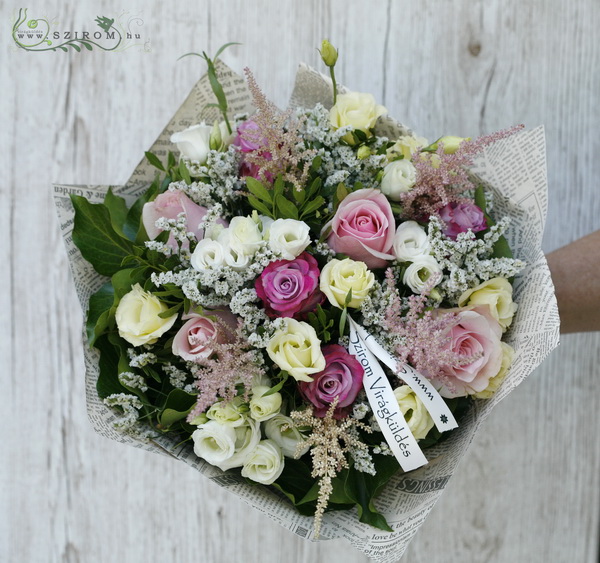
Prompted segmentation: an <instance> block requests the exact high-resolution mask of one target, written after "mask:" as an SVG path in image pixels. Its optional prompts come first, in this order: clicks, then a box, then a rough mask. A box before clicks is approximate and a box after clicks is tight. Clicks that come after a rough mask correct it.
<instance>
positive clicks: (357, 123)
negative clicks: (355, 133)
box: [329, 92, 387, 143]
mask: <svg viewBox="0 0 600 563" xmlns="http://www.w3.org/2000/svg"><path fill="white" fill-rule="evenodd" d="M385 113H387V109H386V108H385V107H384V106H381V105H379V104H377V103H376V102H375V98H374V97H373V95H372V94H363V93H361V92H348V93H347V94H339V95H338V96H337V100H336V103H335V105H334V106H333V107H332V108H331V109H330V110H329V122H330V123H331V125H333V127H334V128H335V129H339V128H340V127H346V126H348V125H351V126H352V127H354V129H355V130H356V129H358V130H360V131H363V132H364V133H366V134H367V135H371V132H370V131H369V129H372V128H373V127H375V123H376V122H377V118H378V117H380V116H381V115H384V114H385ZM344 140H345V141H347V142H348V143H353V142H354V140H353V137H352V135H351V134H348V135H345V136H344Z"/></svg>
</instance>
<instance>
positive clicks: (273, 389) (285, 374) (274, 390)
mask: <svg viewBox="0 0 600 563" xmlns="http://www.w3.org/2000/svg"><path fill="white" fill-rule="evenodd" d="M289 376H290V374H289V373H288V372H287V371H283V370H282V371H281V377H282V380H281V381H280V382H279V383H278V384H277V385H274V386H273V387H271V389H269V390H268V391H267V392H266V393H265V394H264V395H262V396H263V397H268V396H269V395H273V394H274V393H278V392H279V391H280V390H281V388H282V387H283V384H284V383H285V382H286V381H287V379H288V377H289Z"/></svg>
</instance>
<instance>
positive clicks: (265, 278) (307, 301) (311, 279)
mask: <svg viewBox="0 0 600 563" xmlns="http://www.w3.org/2000/svg"><path fill="white" fill-rule="evenodd" d="M254 285H255V288H256V293H257V294H258V296H259V297H260V299H261V301H262V302H263V305H264V307H265V312H266V313H267V315H269V317H271V318H275V317H293V318H296V319H297V318H301V317H302V316H303V315H306V313H309V312H310V311H314V310H315V309H316V307H317V305H318V304H319V303H323V301H324V300H325V295H324V294H323V293H321V290H320V289H319V265H318V264H317V261H316V260H315V259H314V258H313V256H311V255H310V254H309V253H308V252H303V253H302V254H300V255H299V256H298V257H297V258H295V259H294V260H277V261H276V262H271V263H270V264H269V265H268V266H267V267H266V268H265V269H264V270H263V272H262V274H261V275H260V277H259V278H257V280H256V282H255V284H254Z"/></svg>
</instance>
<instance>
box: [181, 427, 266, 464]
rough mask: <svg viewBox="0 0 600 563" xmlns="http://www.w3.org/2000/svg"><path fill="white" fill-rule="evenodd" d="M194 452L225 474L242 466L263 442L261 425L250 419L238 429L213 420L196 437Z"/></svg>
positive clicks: (194, 434) (193, 436) (197, 432)
mask: <svg viewBox="0 0 600 563" xmlns="http://www.w3.org/2000/svg"><path fill="white" fill-rule="evenodd" d="M192 440H193V441H194V453H195V454H196V455H197V456H198V457H201V458H202V459H204V460H206V461H208V463H210V464H211V465H215V466H217V467H218V468H219V469H222V470H223V471H227V470H228V469H232V468H233V467H242V465H244V462H245V461H246V459H247V457H248V456H249V455H250V454H251V453H252V452H253V451H254V449H255V448H256V446H257V445H258V443H259V442H260V423H258V422H255V421H254V420H251V419H246V421H245V424H244V425H241V426H237V427H235V428H234V427H232V426H228V425H225V424H220V423H219V422H217V421H216V420H209V421H208V422H207V423H205V424H201V425H200V426H198V429H197V430H195V431H194V433H193V434H192Z"/></svg>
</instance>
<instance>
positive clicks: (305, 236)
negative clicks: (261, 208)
mask: <svg viewBox="0 0 600 563" xmlns="http://www.w3.org/2000/svg"><path fill="white" fill-rule="evenodd" d="M265 240H266V241H268V242H269V246H270V247H271V250H273V251H274V252H280V253H281V258H283V259H284V260H293V259H294V258H296V257H297V256H299V255H300V254H301V253H302V252H304V250H305V249H306V247H307V246H308V245H309V244H310V228H309V226H308V225H307V224H306V223H305V222H304V221H296V220H295V219H277V220H276V221H273V223H272V224H271V225H270V226H269V228H268V230H267V231H266V234H265Z"/></svg>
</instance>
